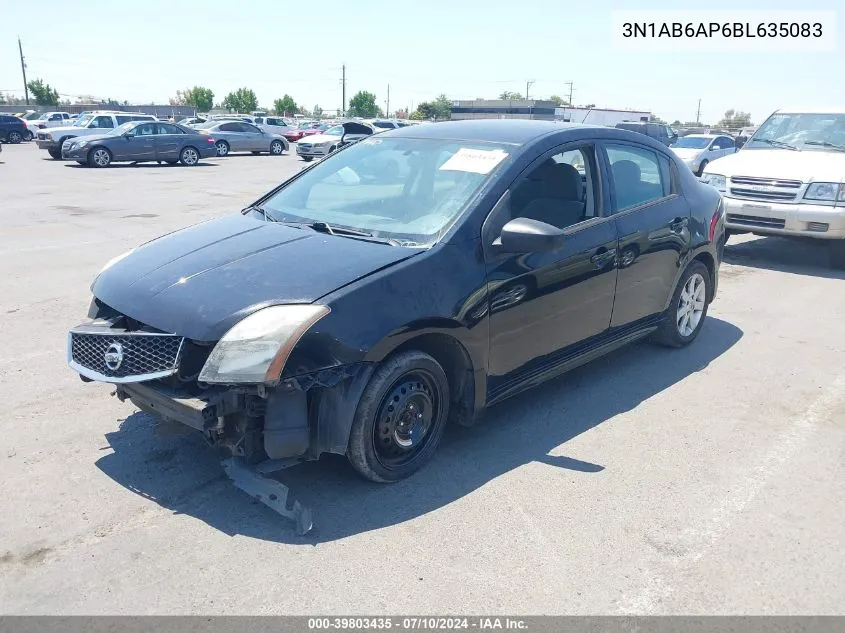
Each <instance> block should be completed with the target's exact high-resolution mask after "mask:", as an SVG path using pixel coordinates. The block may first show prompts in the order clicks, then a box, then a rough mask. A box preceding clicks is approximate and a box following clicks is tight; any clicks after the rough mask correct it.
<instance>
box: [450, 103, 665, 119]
mask: <svg viewBox="0 0 845 633" xmlns="http://www.w3.org/2000/svg"><path fill="white" fill-rule="evenodd" d="M650 117H651V113H650V112H642V111H638V110H610V109H606V108H579V107H569V106H563V107H559V106H558V105H557V104H555V102H554V101H542V100H536V99H516V100H503V99H476V100H474V101H453V102H452V120H453V121H460V120H466V119H536V120H540V121H566V122H571V123H591V124H593V125H609V126H613V125H616V124H617V123H621V122H622V121H648V120H649V118H650Z"/></svg>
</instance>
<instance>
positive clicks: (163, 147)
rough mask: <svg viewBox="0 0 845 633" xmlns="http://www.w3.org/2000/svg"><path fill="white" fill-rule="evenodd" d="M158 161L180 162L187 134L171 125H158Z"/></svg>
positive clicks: (156, 138) (156, 141) (156, 146)
mask: <svg viewBox="0 0 845 633" xmlns="http://www.w3.org/2000/svg"><path fill="white" fill-rule="evenodd" d="M155 126H156V137H155V148H156V160H178V159H179V152H180V151H182V141H183V140H184V138H185V134H184V133H183V132H182V130H180V129H179V128H178V127H176V126H175V125H171V124H170V123H156V124H155Z"/></svg>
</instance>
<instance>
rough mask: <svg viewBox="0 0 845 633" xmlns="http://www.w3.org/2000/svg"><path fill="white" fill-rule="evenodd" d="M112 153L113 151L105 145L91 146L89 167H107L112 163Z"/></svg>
mask: <svg viewBox="0 0 845 633" xmlns="http://www.w3.org/2000/svg"><path fill="white" fill-rule="evenodd" d="M111 159H112V155H111V152H110V151H109V150H108V149H106V148H105V147H103V146H102V145H98V146H96V147H93V148H91V150H89V152H88V166H89V167H96V168H98V169H105V168H106V167H108V166H109V165H111Z"/></svg>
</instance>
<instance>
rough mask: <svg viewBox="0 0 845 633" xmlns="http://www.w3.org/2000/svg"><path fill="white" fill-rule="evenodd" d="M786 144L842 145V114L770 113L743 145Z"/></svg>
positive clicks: (844, 132) (820, 147)
mask: <svg viewBox="0 0 845 633" xmlns="http://www.w3.org/2000/svg"><path fill="white" fill-rule="evenodd" d="M786 144H788V145H791V146H793V147H797V148H799V149H808V150H809V149H815V150H824V149H825V147H824V146H825V144H828V145H831V144H832V145H836V146H843V145H845V114H780V113H779V114H773V115H772V116H771V117H769V118H768V119H767V120H766V122H765V123H763V125H761V126H760V128H759V129H758V130H757V131H756V132H755V133H754V136H752V137H751V138H750V139H749V140H748V142H747V143H746V144H745V147H746V148H754V149H761V148H766V149H771V148H772V147H777V146H782V145H786Z"/></svg>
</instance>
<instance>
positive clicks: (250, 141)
mask: <svg viewBox="0 0 845 633" xmlns="http://www.w3.org/2000/svg"><path fill="white" fill-rule="evenodd" d="M198 131H199V132H200V133H201V134H210V135H211V136H213V137H214V139H215V141H216V142H215V147H216V148H217V155H218V156H227V155H228V154H229V153H230V152H252V153H253V154H260V153H261V152H269V153H270V154H272V155H274V156H280V155H281V154H282V152H286V151H288V149H290V145H289V144H288V142H287V139H285V137H284V136H282V135H281V134H274V133H272V132H265V131H264V130H262V129H260V128H258V127H256V126H254V125H252V124H251V123H246V122H245V121H209V122H208V124H206V125H203V126H202V128H201V129H199V130H198Z"/></svg>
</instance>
